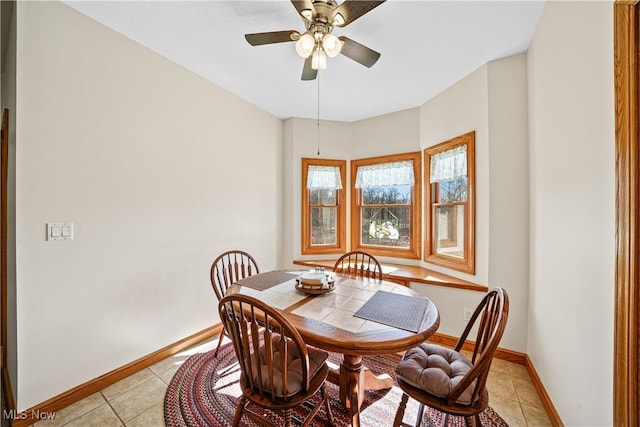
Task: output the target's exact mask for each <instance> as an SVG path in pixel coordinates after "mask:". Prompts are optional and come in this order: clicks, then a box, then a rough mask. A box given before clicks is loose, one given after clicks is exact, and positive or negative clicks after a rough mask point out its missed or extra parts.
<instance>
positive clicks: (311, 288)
mask: <svg viewBox="0 0 640 427" xmlns="http://www.w3.org/2000/svg"><path fill="white" fill-rule="evenodd" d="M296 289H297V290H299V291H300V292H304V293H305V294H309V295H319V294H325V293H327V292H331V291H332V290H334V289H335V278H334V277H333V276H330V275H328V274H327V273H324V272H313V271H310V272H308V273H304V274H302V275H300V276H298V277H297V278H296Z"/></svg>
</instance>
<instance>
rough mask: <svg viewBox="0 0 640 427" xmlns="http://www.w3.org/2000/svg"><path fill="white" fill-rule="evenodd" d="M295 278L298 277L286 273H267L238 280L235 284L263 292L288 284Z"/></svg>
mask: <svg viewBox="0 0 640 427" xmlns="http://www.w3.org/2000/svg"><path fill="white" fill-rule="evenodd" d="M296 277H298V276H297V275H296V274H291V273H287V272H286V271H268V272H266V273H260V274H254V275H253V276H249V277H245V278H244V279H242V280H238V281H237V282H236V284H238V285H241V286H246V287H248V288H251V289H256V290H258V291H264V290H265V289H269V288H271V287H273V286H276V285H279V284H280V283H284V282H288V281H289V280H291V279H295V278H296Z"/></svg>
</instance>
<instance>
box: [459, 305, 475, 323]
mask: <svg viewBox="0 0 640 427" xmlns="http://www.w3.org/2000/svg"><path fill="white" fill-rule="evenodd" d="M473 311H474V310H473V308H465V309H463V313H462V316H463V319H464V321H465V322H468V321H469V320H470V319H471V316H473Z"/></svg>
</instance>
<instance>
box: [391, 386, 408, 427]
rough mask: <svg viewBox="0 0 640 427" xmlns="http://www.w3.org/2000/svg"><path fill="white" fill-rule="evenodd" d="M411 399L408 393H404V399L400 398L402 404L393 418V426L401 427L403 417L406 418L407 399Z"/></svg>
mask: <svg viewBox="0 0 640 427" xmlns="http://www.w3.org/2000/svg"><path fill="white" fill-rule="evenodd" d="M408 400H409V395H408V394H407V393H402V399H400V404H399V405H398V410H397V411H396V417H395V418H394V419H393V427H399V426H401V425H402V419H403V418H404V411H405V409H407V401H408Z"/></svg>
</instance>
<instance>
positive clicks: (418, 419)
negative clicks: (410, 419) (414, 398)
mask: <svg viewBox="0 0 640 427" xmlns="http://www.w3.org/2000/svg"><path fill="white" fill-rule="evenodd" d="M423 415H424V403H421V404H420V406H419V407H418V418H416V427H420V423H422V416H423Z"/></svg>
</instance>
